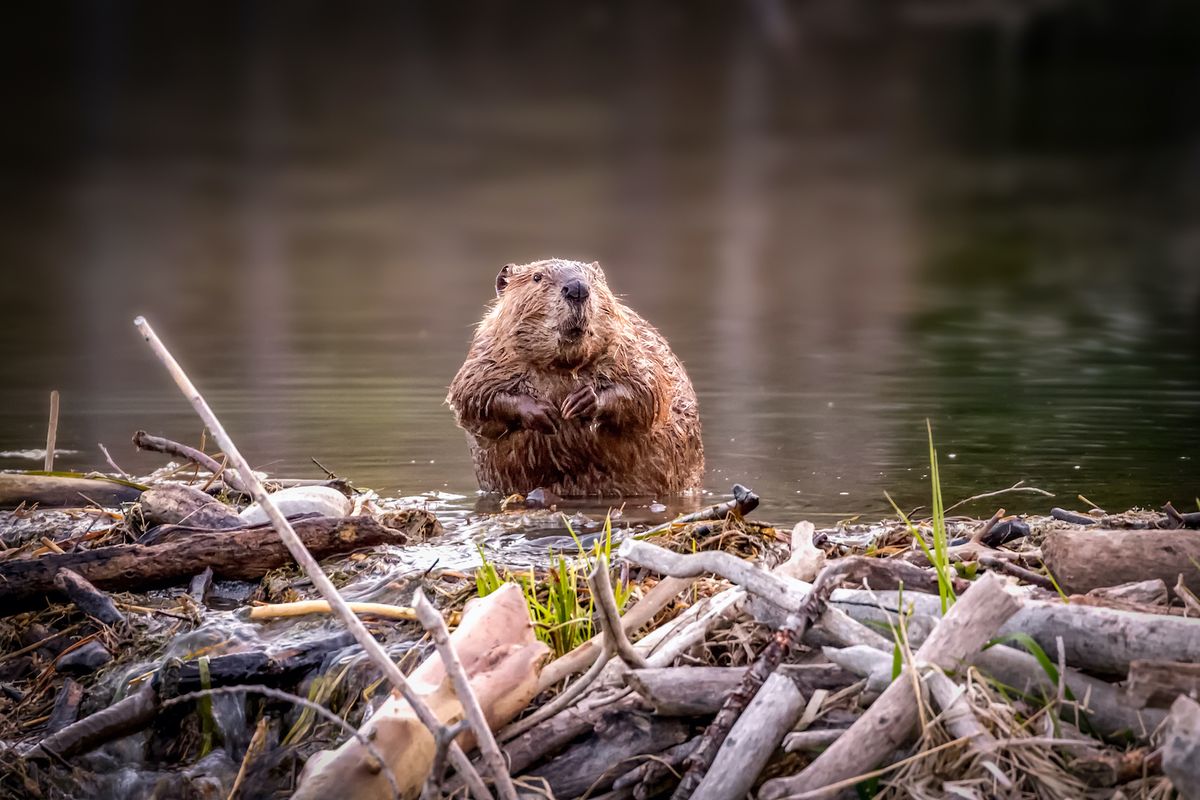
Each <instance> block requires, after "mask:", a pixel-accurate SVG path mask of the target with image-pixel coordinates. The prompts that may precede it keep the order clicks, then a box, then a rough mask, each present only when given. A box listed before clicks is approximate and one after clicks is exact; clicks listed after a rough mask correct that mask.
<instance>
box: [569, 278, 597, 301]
mask: <svg viewBox="0 0 1200 800" xmlns="http://www.w3.org/2000/svg"><path fill="white" fill-rule="evenodd" d="M590 294H591V290H590V289H588V285H587V284H586V283H584V282H583V281H581V280H579V279H578V278H575V279H573V280H569V281H567V282H566V283H564V284H563V287H562V296H563V297H565V298H566V299H567V300H570V301H571V302H572V303H582V302H583V301H584V300H587V299H588V295H590Z"/></svg>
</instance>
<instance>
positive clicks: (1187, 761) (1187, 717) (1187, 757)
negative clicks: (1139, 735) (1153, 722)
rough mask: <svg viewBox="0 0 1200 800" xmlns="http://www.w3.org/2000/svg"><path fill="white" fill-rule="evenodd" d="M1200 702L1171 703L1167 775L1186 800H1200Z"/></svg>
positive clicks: (1165, 740) (1165, 748)
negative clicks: (1198, 768) (1199, 768)
mask: <svg viewBox="0 0 1200 800" xmlns="http://www.w3.org/2000/svg"><path fill="white" fill-rule="evenodd" d="M1197 764H1200V703H1197V702H1196V701H1195V700H1192V699H1191V698H1188V697H1180V698H1178V699H1177V700H1176V701H1175V702H1174V703H1172V704H1171V714H1170V716H1169V717H1168V718H1167V732H1166V735H1165V736H1164V737H1163V759H1162V768H1163V772H1164V773H1165V774H1166V776H1167V777H1168V778H1170V779H1171V785H1172V786H1174V787H1175V791H1177V792H1179V796H1180V797H1181V798H1183V800H1200V770H1197V769H1196V765H1197Z"/></svg>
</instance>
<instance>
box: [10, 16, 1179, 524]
mask: <svg viewBox="0 0 1200 800" xmlns="http://www.w3.org/2000/svg"><path fill="white" fill-rule="evenodd" d="M755 8H757V9H759V10H758V11H757V12H755V11H753V9H755ZM938 8H941V7H940V6H938V5H937V4H933V5H930V4H924V5H918V4H904V3H900V4H878V5H872V4H854V5H847V4H844V3H833V2H829V3H807V4H796V5H784V6H778V7H776V6H774V5H772V4H769V3H767V4H760V5H757V6H755V5H748V6H745V7H744V8H741V7H738V6H734V5H726V4H713V5H695V4H690V5H689V6H687V13H684V11H683V9H684V6H680V7H679V8H678V9H676V10H674V11H672V10H670V9H669V8H668V7H666V6H658V7H656V8H653V9H647V8H645V7H641V6H635V7H629V8H626V7H624V6H621V7H619V8H616V9H615V10H614V8H613V7H608V6H601V5H594V6H575V5H569V6H563V5H552V4H546V5H534V6H530V7H528V8H526V9H525V10H524V11H522V12H521V13H519V14H512V13H508V12H505V11H503V10H501V8H500V7H499V6H495V7H493V6H491V5H483V6H480V8H479V9H477V12H476V13H474V14H473V15H472V16H471V18H470V19H456V18H453V17H451V16H450V15H449V13H448V12H446V11H440V10H438V9H437V8H435V7H434V6H406V7H403V8H400V7H391V8H389V7H384V6H380V7H378V8H376V9H374V11H375V13H373V14H370V15H368V14H366V13H365V12H364V13H362V14H361V15H358V16H347V15H346V14H344V13H342V14H338V15H332V9H331V8H326V7H323V6H321V5H319V4H289V5H288V7H287V8H286V10H282V9H279V8H276V9H272V10H267V8H266V7H262V8H259V7H257V6H253V5H250V6H244V7H234V6H228V7H225V6H205V13H203V14H200V13H197V14H194V15H190V16H189V15H187V14H185V13H183V12H181V11H180V10H179V8H173V9H170V10H168V9H165V8H160V7H152V6H145V7H142V6H136V7H135V6H126V5H124V4H113V5H111V6H108V7H106V9H105V10H100V9H101V7H99V6H97V7H96V8H95V9H93V10H91V11H87V10H84V9H83V8H82V7H80V8H79V9H78V10H77V11H76V12H75V13H74V15H73V16H72V15H67V14H64V15H63V16H61V17H55V18H52V17H51V16H50V12H45V13H46V16H45V17H44V18H42V19H38V20H32V21H30V23H29V25H28V26H27V28H25V29H24V33H25V34H26V35H25V36H24V37H23V38H24V41H23V42H22V44H21V45H20V46H19V47H18V51H17V52H18V53H19V54H20V55H22V57H23V60H22V66H21V69H20V70H19V71H18V72H17V73H16V82H17V86H16V92H15V93H14V94H13V98H14V99H13V100H12V105H11V106H10V107H9V115H8V116H9V120H10V123H9V124H8V125H6V126H4V127H5V130H4V131H3V133H0V144H2V145H3V147H2V149H0V158H2V159H3V160H4V162H5V166H4V185H5V187H6V189H7V191H6V192H5V193H4V199H3V206H2V209H3V214H2V215H0V280H2V284H0V285H2V286H3V311H4V313H3V315H2V316H0V450H3V451H18V450H24V449H27V448H38V447H42V446H43V445H44V429H45V413H46V403H47V400H46V397H47V394H48V392H49V391H50V389H53V388H57V389H59V390H60V391H61V392H62V409H63V411H62V414H63V419H62V427H61V430H60V434H59V446H60V447H62V448H66V449H68V450H71V451H73V452H69V453H64V454H62V455H60V456H59V459H58V464H59V465H60V466H61V467H64V468H78V469H92V468H101V467H103V466H104V461H103V458H102V456H101V455H100V453H99V450H98V449H97V443H98V442H103V443H105V444H106V445H107V446H108V447H109V449H110V450H111V451H112V453H113V455H114V457H115V458H116V459H117V460H118V461H119V462H120V463H121V464H122V465H123V466H124V467H125V468H127V469H129V470H131V471H138V470H144V469H148V468H151V467H153V466H156V465H157V464H158V463H160V459H158V458H155V457H152V456H147V455H145V454H137V453H135V452H134V451H133V448H132V445H130V444H129V437H130V435H131V434H132V433H133V431H134V430H136V429H138V428H144V429H147V430H149V431H151V432H153V433H159V434H163V435H167V436H170V437H172V438H176V439H180V440H186V441H193V442H194V441H196V440H197V439H198V437H199V425H198V423H197V422H196V421H195V418H194V416H193V415H192V413H191V411H190V409H189V407H188V406H187V405H186V403H185V402H184V400H183V398H182V397H181V396H180V395H179V394H178V393H177V392H176V391H175V389H174V387H173V385H171V384H170V383H169V380H168V378H167V377H166V375H165V374H164V373H163V371H162V370H161V368H160V367H159V366H158V364H157V363H156V362H155V361H154V360H153V358H152V357H151V355H150V353H149V352H148V351H147V350H146V349H145V347H144V345H143V344H142V343H141V342H140V341H139V339H138V337H137V336H136V335H135V333H134V330H133V328H132V325H131V320H132V319H133V317H134V316H135V315H136V314H138V313H144V314H146V315H147V316H148V317H149V318H150V320H151V322H152V323H153V324H154V325H155V327H156V328H157V329H158V331H159V333H160V335H161V336H162V337H163V338H164V339H165V340H166V341H167V343H168V344H169V345H170V346H172V347H173V349H174V351H175V353H176V355H177V356H178V357H179V359H180V360H181V361H182V362H183V364H184V365H185V367H187V368H188V369H189V370H190V372H191V373H192V376H193V378H194V379H195V381H196V383H197V384H198V385H199V386H200V388H201V390H202V391H204V392H205V393H206V394H207V396H208V399H209V401H210V403H211V404H212V406H213V407H214V409H215V410H216V411H217V413H218V414H220V415H221V416H222V418H223V419H224V421H225V423H226V425H227V427H228V428H229V430H230V431H231V433H232V434H233V435H234V436H235V437H236V439H237V440H238V441H239V443H240V444H241V447H242V449H243V451H244V452H246V453H247V454H248V455H249V456H250V457H251V459H252V460H253V461H254V462H255V463H257V464H259V465H261V466H262V468H264V469H266V470H269V471H271V472H273V473H277V474H283V475H292V476H314V477H315V476H318V475H319V474H320V473H319V471H318V470H317V468H316V467H315V466H314V465H313V464H312V463H311V462H310V460H309V459H310V457H316V458H318V459H320V460H321V461H322V462H323V463H324V464H325V465H327V466H329V467H330V468H331V469H334V470H335V471H337V472H338V473H339V474H341V475H344V476H347V477H350V478H351V479H353V480H355V481H356V482H358V483H359V484H362V485H369V486H373V487H376V488H378V489H380V490H381V491H385V492H390V493H403V494H419V493H423V492H428V491H435V490H436V491H442V492H450V493H454V494H460V495H465V496H467V497H466V499H464V500H463V501H461V504H462V505H470V504H472V503H473V497H472V496H471V495H472V493H473V491H474V486H475V485H474V480H473V476H472V474H471V470H470V464H469V459H468V454H467V450H466V445H465V442H464V440H463V438H462V436H461V434H460V433H459V432H458V431H457V430H456V429H455V427H454V425H453V422H452V419H451V416H450V413H449V411H448V409H447V408H446V407H445V406H443V404H442V398H443V397H444V394H445V387H446V386H447V384H448V383H449V381H450V379H451V377H452V376H453V374H454V372H455V370H456V368H457V366H458V364H459V363H460V362H461V359H462V357H463V356H464V354H465V351H466V346H467V342H468V340H469V337H470V326H471V325H472V324H473V322H474V321H475V320H476V319H478V317H479V316H480V314H481V312H482V309H483V305H484V303H485V302H486V301H487V300H488V298H489V296H490V294H491V286H492V279H493V276H494V274H495V272H496V270H497V269H498V268H499V267H500V266H501V265H503V264H504V263H506V262H509V261H522V260H531V259H534V258H539V257H545V256H550V255H557V256H564V257H578V258H586V259H593V258H594V259H599V260H600V261H601V262H602V263H603V264H605V265H606V268H607V272H608V276H609V283H610V285H611V286H612V287H613V288H614V289H615V290H616V291H618V292H619V293H622V294H624V295H625V296H626V299H627V301H628V302H629V303H630V304H631V305H632V306H633V307H634V308H636V309H637V310H638V311H639V312H641V313H642V314H643V315H644V316H646V317H648V318H649V319H650V320H651V321H653V322H654V323H655V324H657V325H658V326H659V327H660V328H661V329H662V331H663V332H664V333H665V334H666V335H667V337H668V339H669V340H670V341H671V342H672V344H673V346H674V347H675V349H676V350H677V352H678V353H679V354H680V355H681V357H682V358H683V359H684V361H685V363H686V364H687V365H688V368H689V371H690V373H691V375H692V378H693V381H694V383H695V384H696V388H697V391H698V393H699V396H700V402H701V413H702V417H703V422H704V428H705V444H706V449H707V453H708V463H709V471H708V477H707V488H708V489H709V490H711V491H712V492H713V493H714V494H718V495H720V494H724V493H725V492H727V491H728V487H729V486H730V485H731V484H732V483H733V482H735V481H738V482H743V483H746V484H749V485H751V486H752V487H754V488H755V489H756V490H757V491H758V492H759V493H760V494H761V495H762V496H763V497H764V506H763V512H762V513H763V514H764V515H766V516H768V517H770V518H773V519H780V520H783V521H786V520H788V519H791V518H795V517H798V516H800V515H804V514H807V515H816V514H830V515H836V516H845V515H849V514H851V513H858V512H866V513H869V514H878V513H881V512H883V511H884V510H885V509H886V508H887V504H886V501H885V500H884V499H883V492H884V491H885V490H886V491H889V492H891V493H892V494H893V495H894V496H896V497H897V499H898V500H899V501H900V502H901V504H902V505H916V504H917V503H920V502H925V501H927V498H928V493H927V483H926V479H927V472H928V460H927V454H926V442H925V423H924V420H925V419H926V418H928V419H930V420H931V421H932V423H933V426H934V433H935V436H936V438H937V442H938V446H939V449H940V451H941V456H942V474H943V483H944V491H945V496H946V500H947V503H949V502H952V501H953V500H954V499H957V498H959V497H963V496H966V495H970V494H974V493H977V492H982V491H987V490H993V489H999V488H1003V487H1006V486H1009V485H1010V484H1012V483H1014V482H1016V481H1018V480H1022V479H1023V480H1026V481H1028V482H1029V483H1030V484H1032V485H1035V486H1039V487H1042V488H1044V489H1046V490H1049V491H1052V492H1054V493H1055V494H1056V495H1057V497H1056V498H1055V499H1054V500H1053V501H1051V500H1049V499H1046V498H1038V497H1032V496H1022V495H1017V496H1014V497H1010V498H1005V499H1004V500H1003V501H1002V502H1003V504H1004V505H1005V506H1006V507H1007V508H1009V509H1010V510H1020V509H1029V510H1040V511H1043V512H1044V511H1045V510H1047V509H1048V508H1049V506H1050V505H1052V504H1061V505H1076V506H1078V505H1080V503H1079V502H1078V501H1076V500H1075V499H1074V498H1075V495H1076V494H1078V493H1083V494H1085V495H1087V496H1088V497H1089V498H1090V499H1091V500H1093V501H1095V502H1097V503H1100V504H1102V505H1105V506H1108V507H1112V508H1122V507H1126V506H1130V505H1135V504H1140V505H1158V504H1161V503H1162V502H1164V501H1166V500H1173V501H1174V502H1175V503H1176V505H1177V506H1179V507H1180V508H1183V507H1184V506H1187V507H1191V506H1193V505H1194V504H1195V501H1194V499H1193V498H1195V497H1196V496H1197V495H1198V494H1200V188H1198V187H1200V125H1198V124H1197V123H1198V122H1200V120H1198V115H1197V112H1196V109H1197V104H1196V103H1195V91H1196V87H1197V86H1198V85H1200V83H1198V81H1197V78H1198V77H1200V49H1197V48H1196V47H1195V46H1194V43H1195V42H1196V41H1198V40H1200V39H1198V38H1197V37H1200V15H1198V14H1197V12H1196V11H1195V10H1194V9H1193V8H1192V7H1191V6H1189V5H1187V4H1175V5H1168V4H1147V5H1145V6H1140V7H1139V8H1132V7H1130V6H1129V5H1126V4H1118V3H1088V4H1077V5H1076V4H1066V5H1064V6H1062V7H1061V9H1059V10H1050V11H1038V10H1037V4H1030V5H1029V6H1021V7H1017V6H1009V8H1010V9H1012V10H1014V13H1012V14H1011V15H1000V16H997V17H996V18H991V17H989V16H988V15H987V13H983V14H981V15H980V16H979V17H978V18H975V19H971V18H962V16H961V15H958V16H954V17H948V16H946V15H944V14H942V13H941V12H939V11H937V9H938ZM26 51H27V52H26ZM34 464H35V462H34V461H31V460H28V459H22V458H18V457H13V456H9V457H5V458H0V466H4V467H27V466H33V465H34ZM993 502H994V501H993ZM992 508H994V505H989V504H988V503H984V504H983V507H978V508H975V509H972V510H975V511H978V512H980V513H984V514H986V513H990V511H991V510H992Z"/></svg>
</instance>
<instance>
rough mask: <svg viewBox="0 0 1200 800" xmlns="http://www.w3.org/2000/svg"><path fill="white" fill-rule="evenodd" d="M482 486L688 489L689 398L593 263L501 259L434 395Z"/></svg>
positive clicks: (695, 456) (698, 449)
mask: <svg viewBox="0 0 1200 800" xmlns="http://www.w3.org/2000/svg"><path fill="white" fill-rule="evenodd" d="M446 402H447V403H449V405H450V406H451V408H453V409H454V415H455V418H456V420H457V422H458V425H459V427H461V428H463V429H464V430H465V431H466V433H467V441H468V442H469V443H470V447H471V454H472V456H473V459H474V462H475V475H476V477H477V478H478V480H479V485H480V487H481V488H482V489H484V490H485V491H490V492H500V493H502V494H512V493H527V492H529V491H530V490H532V489H535V488H542V489H546V490H548V491H550V492H553V493H555V494H557V495H561V496H563V497H580V496H638V495H642V496H645V495H660V494H674V493H683V492H688V491H690V490H695V489H698V488H699V486H700V479H701V477H702V475H703V474H704V447H703V444H702V443H701V440H700V414H699V409H698V406H697V403H696V393H695V391H694V390H693V389H692V383H691V381H690V380H689V379H688V376H687V373H686V372H685V371H684V369H683V364H682V363H680V361H679V359H678V358H676V357H675V354H674V353H672V352H671V348H670V346H669V345H668V344H667V341H666V339H664V338H663V337H662V335H661V334H659V332H658V331H657V330H655V329H654V327H653V326H652V325H651V324H650V323H648V322H646V320H644V319H642V318H641V317H640V316H638V315H637V314H636V313H634V312H633V311H632V310H631V309H630V308H629V307H628V306H626V305H625V304H623V303H622V302H620V301H619V300H617V298H616V297H614V296H613V293H612V292H611V291H609V288H608V282H607V281H606V280H605V277H604V272H603V271H601V269H600V265H599V264H597V263H591V264H585V263H581V262H578V261H566V260H562V259H549V260H546V261H535V262H533V263H531V264H524V265H516V264H508V265H506V266H505V267H504V268H503V269H501V270H500V273H499V274H498V275H497V276H496V299H495V300H494V301H493V302H492V304H491V306H490V308H489V309H488V311H487V313H486V314H485V316H484V318H483V321H482V322H480V323H479V327H478V328H477V329H476V331H475V338H474V340H473V341H472V343H471V349H470V352H469V353H468V354H467V360H466V362H465V363H464V364H463V365H462V368H460V369H459V371H458V374H457V375H456V376H455V377H454V382H453V383H452V384H451V385H450V393H449V395H448V396H447V398H446Z"/></svg>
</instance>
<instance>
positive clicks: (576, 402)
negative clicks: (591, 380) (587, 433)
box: [561, 386, 600, 420]
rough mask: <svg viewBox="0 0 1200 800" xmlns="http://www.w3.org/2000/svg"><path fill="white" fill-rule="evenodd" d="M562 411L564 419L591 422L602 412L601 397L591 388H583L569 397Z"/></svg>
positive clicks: (564, 401) (564, 402)
mask: <svg viewBox="0 0 1200 800" xmlns="http://www.w3.org/2000/svg"><path fill="white" fill-rule="evenodd" d="M561 410H562V415H563V419H574V418H576V417H578V418H579V419H583V420H590V419H593V418H595V416H596V414H597V413H598V412H599V411H600V397H599V396H598V395H597V394H596V390H595V389H593V388H592V387H591V386H581V387H579V388H578V389H576V390H575V391H573V392H571V394H569V395H567V399H566V400H563V404H562V409H561Z"/></svg>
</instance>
